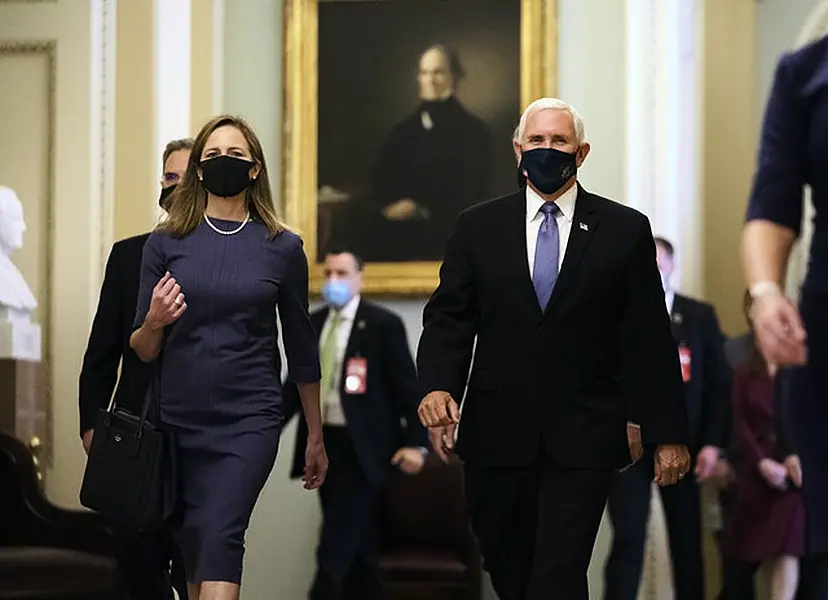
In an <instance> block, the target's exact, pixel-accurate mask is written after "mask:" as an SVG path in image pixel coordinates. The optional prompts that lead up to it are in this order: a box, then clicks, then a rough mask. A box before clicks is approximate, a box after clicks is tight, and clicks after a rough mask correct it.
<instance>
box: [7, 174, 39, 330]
mask: <svg viewBox="0 0 828 600" xmlns="http://www.w3.org/2000/svg"><path fill="white" fill-rule="evenodd" d="M25 231H26V222H25V221H24V220H23V205H22V204H21V202H20V200H19V199H18V198H17V194H15V193H14V190H12V189H10V188H7V187H3V186H0V315H2V313H4V312H5V313H7V317H6V318H7V319H9V320H17V319H20V318H26V320H28V319H27V317H30V316H31V314H32V312H34V310H35V309H36V308H37V300H36V299H35V297H34V294H32V291H31V290H30V289H29V286H28V285H27V284H26V280H25V279H23V275H22V274H21V273H20V270H19V269H18V268H17V267H16V266H15V264H14V263H13V262H12V261H11V254H12V252H14V251H15V250H19V249H20V248H21V247H22V246H23V232H25ZM3 309H5V310H3Z"/></svg>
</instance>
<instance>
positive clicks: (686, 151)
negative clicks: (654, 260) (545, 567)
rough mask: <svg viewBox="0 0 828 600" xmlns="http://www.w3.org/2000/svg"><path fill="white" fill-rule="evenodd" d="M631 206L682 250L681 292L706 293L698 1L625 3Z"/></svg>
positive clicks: (679, 264) (628, 194) (628, 191)
mask: <svg viewBox="0 0 828 600" xmlns="http://www.w3.org/2000/svg"><path fill="white" fill-rule="evenodd" d="M626 27H627V63H626V67H627V87H626V105H627V123H626V128H627V131H626V140H627V148H626V160H627V167H626V175H627V181H626V198H627V204H629V205H630V206H632V207H634V208H637V209H638V210H640V211H641V212H643V213H644V214H646V215H647V216H648V217H649V218H650V222H651V224H652V227H653V233H654V234H655V235H660V236H663V237H666V238H667V239H669V240H670V241H671V242H672V243H673V244H674V245H675V247H676V252H677V272H676V275H675V283H676V286H677V287H678V288H680V289H681V290H683V291H684V292H686V293H689V294H691V295H701V294H702V293H703V291H704V290H703V286H702V276H701V234H700V223H701V218H702V210H701V207H702V203H701V200H700V169H699V152H700V140H701V128H700V118H699V117H700V107H701V94H702V88H701V80H700V76H699V75H700V60H699V53H700V48H699V46H700V39H701V36H700V28H701V17H700V1H699V0H687V1H685V2H663V1H659V0H628V2H627V22H626Z"/></svg>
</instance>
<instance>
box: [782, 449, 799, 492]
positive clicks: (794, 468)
mask: <svg viewBox="0 0 828 600" xmlns="http://www.w3.org/2000/svg"><path fill="white" fill-rule="evenodd" d="M785 470H786V471H787V472H788V477H790V478H791V481H793V484H794V485H795V486H796V487H798V488H801V487H802V463H800V462H799V457H798V456H797V455H796V454H791V455H790V456H789V457H788V458H786V459H785Z"/></svg>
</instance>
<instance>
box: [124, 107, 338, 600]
mask: <svg viewBox="0 0 828 600" xmlns="http://www.w3.org/2000/svg"><path fill="white" fill-rule="evenodd" d="M277 307H278V310H279V318H280V320H281V323H282V330H283V331H282V333H283V338H284V344H285V351H286V355H287V361H288V377H289V378H290V379H291V380H292V381H294V382H295V383H297V384H298V387H299V392H300V395H301V398H302V404H303V409H304V414H305V418H306V419H307V422H308V428H309V436H308V451H307V453H306V457H305V459H306V469H305V487H307V488H308V489H315V488H317V487H319V486H320V485H321V483H322V481H323V480H324V477H325V473H326V471H327V457H326V455H325V449H324V446H323V443H322V426H321V419H320V412H319V379H320V370H319V358H318V352H317V341H316V333H315V331H314V328H313V325H312V324H311V321H310V318H309V316H308V265H307V260H306V258H305V253H304V250H303V248H302V242H301V240H300V238H299V237H298V236H296V235H295V234H293V233H291V232H289V231H287V230H286V229H285V227H284V226H283V225H282V224H281V223H280V222H279V221H278V219H277V216H276V210H275V208H274V205H273V199H272V197H271V195H270V185H269V182H268V177H267V168H266V166H265V160H264V155H263V153H262V148H261V145H260V144H259V141H258V139H257V138H256V136H255V134H254V133H253V131H252V130H251V129H250V127H249V126H248V125H247V124H246V123H245V122H244V121H242V120H240V119H237V118H233V117H226V116H222V117H217V118H215V119H213V120H212V121H210V122H209V123H208V124H207V125H205V126H204V128H203V129H202V130H201V132H200V133H199V134H198V137H197V138H196V140H195V145H194V147H193V151H192V155H191V158H190V163H189V164H188V166H187V172H186V174H185V176H184V179H183V180H182V182H181V183H180V184H179V186H178V189H177V190H176V192H175V193H174V194H173V196H172V198H171V205H170V209H169V218H168V219H167V220H166V221H164V222H163V223H162V224H161V225H159V227H158V228H157V230H156V231H155V232H153V234H152V235H151V236H150V238H149V240H148V241H147V244H146V246H145V248H144V257H143V264H142V272H141V287H140V292H139V298H138V309H137V314H136V317H135V327H136V330H135V332H134V333H133V334H132V338H131V342H130V343H131V345H132V347H133V349H134V350H135V351H136V353H137V354H138V356H140V357H141V359H142V360H144V361H147V362H149V361H153V360H156V358H158V359H159V361H160V365H159V366H160V386H159V389H160V392H159V395H160V403H159V406H160V414H161V421H162V422H163V424H164V425H165V426H166V427H167V428H168V429H169V430H171V431H172V432H173V433H174V434H175V439H176V444H177V446H178V457H179V462H180V464H179V468H178V471H179V474H180V482H179V484H180V485H179V488H180V489H179V503H180V507H179V508H180V511H179V512H180V517H179V518H180V522H177V523H175V524H174V526H175V529H176V534H177V541H178V542H179V545H180V547H181V552H182V555H183V557H184V564H185V568H186V571H187V580H188V582H189V583H188V587H189V600H234V599H236V598H238V597H239V584H240V582H241V574H242V559H243V554H244V534H245V530H246V529H247V525H248V523H249V520H250V515H251V513H252V511H253V507H254V505H255V503H256V500H257V498H258V496H259V493H260V492H261V489H262V487H263V486H264V483H265V481H266V479H267V477H268V475H269V474H270V471H271V469H272V468H273V464H274V461H275V459H276V451H277V448H278V445H279V435H280V432H281V427H282V421H283V418H282V410H281V401H282V399H281V382H280V375H281V374H280V370H281V360H280V353H279V348H278V344H277V337H278V336H277V325H276V308H277Z"/></svg>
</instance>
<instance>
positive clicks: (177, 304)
mask: <svg viewBox="0 0 828 600" xmlns="http://www.w3.org/2000/svg"><path fill="white" fill-rule="evenodd" d="M186 310H187V303H186V302H185V301H184V294H182V293H181V286H180V285H178V283H176V281H175V279H173V277H172V275H170V273H169V271H168V272H167V273H165V274H164V276H163V277H162V278H161V279H159V280H158V283H156V284H155V287H154V288H153V289H152V298H151V299H150V306H149V310H148V311H147V316H146V318H145V319H144V323H145V324H146V325H147V327H149V328H150V329H151V330H153V331H158V330H161V329H164V327H166V326H167V325H171V324H173V323H175V322H176V321H177V320H178V319H179V318H181V315H183V314H184V311H186Z"/></svg>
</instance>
